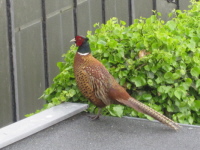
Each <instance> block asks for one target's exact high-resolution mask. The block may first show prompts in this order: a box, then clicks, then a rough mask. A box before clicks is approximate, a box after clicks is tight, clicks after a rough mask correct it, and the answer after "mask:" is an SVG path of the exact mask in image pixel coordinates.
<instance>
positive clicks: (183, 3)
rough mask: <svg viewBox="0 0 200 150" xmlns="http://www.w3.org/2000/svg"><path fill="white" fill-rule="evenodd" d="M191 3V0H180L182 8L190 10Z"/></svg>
mask: <svg viewBox="0 0 200 150" xmlns="http://www.w3.org/2000/svg"><path fill="white" fill-rule="evenodd" d="M190 4H191V2H190V0H180V1H179V6H180V9H181V10H188V9H189V8H188V6H189V5H190Z"/></svg>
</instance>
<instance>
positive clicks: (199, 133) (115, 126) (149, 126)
mask: <svg viewBox="0 0 200 150" xmlns="http://www.w3.org/2000/svg"><path fill="white" fill-rule="evenodd" d="M87 115H88V114H86V113H81V114H78V115H76V116H73V117H71V118H69V119H66V120H64V121H62V122H60V123H58V124H56V125H54V126H51V127H49V128H47V129H45V130H43V131H40V132H38V133H36V134H34V135H31V136H29V137H27V138H25V139H23V140H21V141H18V142H16V143H14V144H12V145H9V146H7V147H5V148H3V149H2V150H132V149H133V150H179V149H180V150H198V149H199V147H200V127H199V126H183V127H182V128H181V129H180V130H179V131H174V130H172V129H170V128H168V127H166V126H165V125H163V124H161V123H159V122H153V121H148V120H140V119H130V118H116V117H107V116H101V118H100V119H99V120H95V121H91V120H90V119H89V118H88V117H87Z"/></svg>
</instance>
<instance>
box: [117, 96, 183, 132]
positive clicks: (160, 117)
mask: <svg viewBox="0 0 200 150" xmlns="http://www.w3.org/2000/svg"><path fill="white" fill-rule="evenodd" d="M117 101H119V102H120V103H122V104H124V105H127V106H129V107H132V108H133V109H135V110H137V111H139V112H141V113H144V114H147V115H149V116H151V117H153V118H154V119H156V120H158V121H160V122H162V123H163V124H166V125H167V126H169V127H171V128H173V129H175V130H178V129H179V128H180V126H179V124H177V123H176V122H174V121H172V120H171V119H169V118H167V117H166V116H164V115H162V114H161V113H159V112H157V111H155V110H154V109H152V108H150V107H148V106H147V105H145V104H143V103H141V102H139V101H138V100H136V99H134V98H132V97H131V98H129V99H128V100H122V99H117Z"/></svg>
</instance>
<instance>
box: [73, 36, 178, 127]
mask: <svg viewBox="0 0 200 150" xmlns="http://www.w3.org/2000/svg"><path fill="white" fill-rule="evenodd" d="M81 38H82V39H81ZM80 39H81V40H82V42H80V41H79V40H80ZM83 39H85V40H83ZM78 42H79V43H78ZM76 44H77V46H79V49H78V52H77V53H76V55H75V58H74V74H75V78H76V82H77V85H78V88H79V89H80V91H81V93H82V94H83V95H84V96H85V97H86V98H88V99H89V100H90V101H91V102H92V103H93V104H95V105H96V106H97V107H99V108H102V107H105V106H106V105H110V104H113V103H120V104H123V105H127V106H129V107H132V108H133V109H135V110H137V111H139V112H142V113H145V114H147V115H149V116H151V117H153V118H155V119H157V120H159V121H160V122H162V123H164V124H166V125H168V126H169V127H171V128H173V129H175V130H177V129H179V128H180V126H179V125H178V124H177V123H175V122H174V121H172V120H171V119H169V118H167V117H166V116H164V115H162V114H160V113H159V112H157V111H155V110H153V109H152V108H150V107H148V106H147V105H145V104H143V103H141V102H139V101H138V100H136V99H134V98H132V97H131V96H130V95H129V94H128V93H127V92H126V90H125V89H124V88H123V87H122V86H120V85H119V84H118V83H117V82H116V80H115V79H114V78H113V76H112V75H111V74H110V73H109V72H108V71H107V69H106V68H105V67H104V66H103V64H102V63H101V62H99V61H98V60H97V59H95V58H94V57H93V56H92V55H91V54H90V53H89V52H90V48H89V44H88V42H87V39H86V38H84V37H81V36H77V37H76ZM87 49H88V50H87ZM87 53H88V54H87ZM83 54H86V55H83ZM97 118H98V117H97Z"/></svg>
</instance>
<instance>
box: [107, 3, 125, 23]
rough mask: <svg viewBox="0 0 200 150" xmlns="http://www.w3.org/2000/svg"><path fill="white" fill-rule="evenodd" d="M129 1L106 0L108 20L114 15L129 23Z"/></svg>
mask: <svg viewBox="0 0 200 150" xmlns="http://www.w3.org/2000/svg"><path fill="white" fill-rule="evenodd" d="M128 6H129V3H128V0H125V1H124V0H118V1H116V0H115V1H113V0H106V1H105V11H106V20H109V19H110V18H112V17H117V18H118V19H119V20H123V21H125V22H126V23H127V24H128V23H129V9H128Z"/></svg>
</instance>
